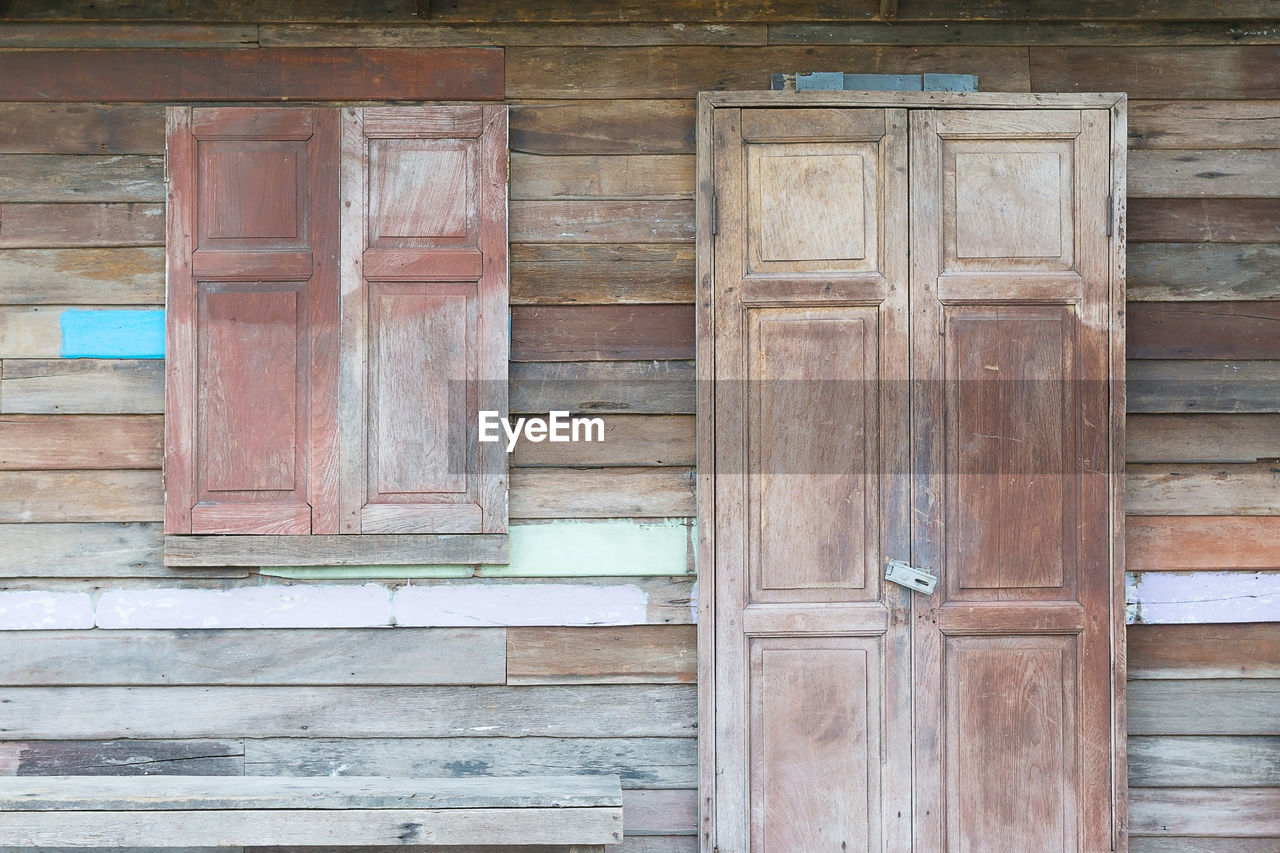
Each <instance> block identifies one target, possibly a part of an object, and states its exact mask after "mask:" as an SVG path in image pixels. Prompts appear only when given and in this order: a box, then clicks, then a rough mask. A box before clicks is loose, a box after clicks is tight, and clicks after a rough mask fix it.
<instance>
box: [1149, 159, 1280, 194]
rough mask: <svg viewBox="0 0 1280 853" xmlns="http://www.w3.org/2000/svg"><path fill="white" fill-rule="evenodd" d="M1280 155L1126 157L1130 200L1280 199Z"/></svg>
mask: <svg viewBox="0 0 1280 853" xmlns="http://www.w3.org/2000/svg"><path fill="white" fill-rule="evenodd" d="M1278 174H1280V151H1276V150H1246V149H1229V150H1206V151H1187V150H1178V151H1148V150H1137V151H1133V152H1131V153H1130V154H1129V198H1169V197H1176V198H1195V197H1205V198H1232V197H1234V198H1265V197H1269V196H1272V197H1273V196H1276V195H1280V178H1277V177H1276V176H1277V175H1278Z"/></svg>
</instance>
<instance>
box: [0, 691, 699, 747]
mask: <svg viewBox="0 0 1280 853" xmlns="http://www.w3.org/2000/svg"><path fill="white" fill-rule="evenodd" d="M3 698H4V699H5V700H6V701H5V702H4V703H3V707H2V708H0V732H2V733H3V734H4V736H5V737H6V738H10V739H13V740H25V739H47V738H58V739H76V740H101V739H112V738H140V737H141V738H161V739H167V738H204V737H225V736H227V733H234V735H233V736H236V737H254V738H257V737H343V738H362V737H468V736H471V735H473V734H474V733H475V732H476V731H478V730H479V731H483V732H484V733H485V734H486V735H487V736H489V737H524V736H543V737H602V736H609V737H688V736H691V735H692V734H693V732H694V720H695V718H696V713H695V710H694V704H695V703H694V695H693V688H692V687H691V686H689V685H608V686H584V687H581V688H577V689H574V690H572V691H566V690H565V689H564V688H561V687H537V686H532V687H395V688H386V687H382V688H379V687H312V688H308V689H305V690H301V689H297V688H294V687H93V688H77V687H24V688H9V689H6V690H4V691H3Z"/></svg>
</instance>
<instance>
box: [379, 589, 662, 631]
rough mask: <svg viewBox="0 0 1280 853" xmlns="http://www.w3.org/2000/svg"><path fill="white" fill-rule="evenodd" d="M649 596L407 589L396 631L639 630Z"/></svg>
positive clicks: (399, 598)
mask: <svg viewBox="0 0 1280 853" xmlns="http://www.w3.org/2000/svg"><path fill="white" fill-rule="evenodd" d="M648 603H649V602H648V596H647V595H646V594H645V592H644V590H642V589H640V587H638V586H632V585H619V586H587V585H582V584H537V585H532V584H522V585H507V584H483V585H475V584H468V585H465V586H461V585H459V586H455V585H448V584H445V585H439V586H432V587H421V586H406V587H402V588H401V589H399V590H398V591H397V592H396V596H395V601H394V602H393V608H394V611H395V621H396V624H397V625H407V626H412V627H423V628H437V627H471V626H486V625H487V626H500V625H643V624H645V623H646V622H648V621H649V619H648Z"/></svg>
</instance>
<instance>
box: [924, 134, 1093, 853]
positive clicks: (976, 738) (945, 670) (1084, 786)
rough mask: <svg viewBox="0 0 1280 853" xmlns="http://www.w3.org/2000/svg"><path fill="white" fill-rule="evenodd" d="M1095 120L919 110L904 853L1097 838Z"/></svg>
mask: <svg viewBox="0 0 1280 853" xmlns="http://www.w3.org/2000/svg"><path fill="white" fill-rule="evenodd" d="M1109 122H1110V118H1109V115H1108V113H1106V112H1105V111H1100V110H1056V111H1022V112H1010V111H1001V110H988V111H963V110H957V111H946V112H943V111H926V110H921V111H917V112H913V113H912V116H911V134H912V135H911V158H912V163H911V227H912V232H911V234H912V236H911V241H912V250H911V256H912V279H911V304H912V369H913V372H914V381H913V383H912V428H913V436H914V440H913V451H914V459H913V463H912V471H913V476H914V479H915V485H914V488H913V493H914V494H913V503H914V507H915V513H914V514H913V524H912V553H913V560H914V563H915V565H918V566H922V567H924V568H928V569H930V570H932V571H934V572H936V573H937V574H938V575H939V576H940V578H941V580H940V583H939V585H938V590H937V592H936V593H935V594H934V595H932V596H927V597H926V596H917V598H916V600H915V615H916V618H915V620H914V624H915V626H916V627H915V634H914V660H915V670H916V671H915V683H914V706H915V726H916V729H915V735H916V743H917V745H918V749H917V751H916V754H915V766H916V773H915V789H914V793H915V821H916V849H917V850H930V851H956V853H960V852H961V851H964V853H969V851H979V850H980V851H1005V850H1008V851H1015V850H1028V849H1030V850H1044V851H1082V853H1083V851H1097V850H1106V849H1110V847H1111V820H1110V805H1111V804H1110V797H1111V794H1110V792H1111V754H1112V750H1111V747H1110V744H1111V725H1110V721H1111V717H1110V709H1111V694H1110V673H1111V668H1110V614H1111V598H1110V595H1111V593H1110V569H1109V551H1110V542H1111V534H1110V526H1109V521H1108V518H1109V515H1108V514H1109V504H1108V500H1107V488H1108V477H1107V464H1106V459H1107V439H1108V418H1107V412H1108V409H1109V388H1108V383H1107V372H1108V363H1107V351H1108V345H1109V337H1108V318H1107V311H1108V305H1109V298H1110V292H1109V272H1108V268H1107V258H1108V237H1107V233H1106V229H1107V220H1106V216H1107V188H1108V186H1109V156H1110V135H1109ZM1033 614H1034V615H1033ZM1090 614H1091V615H1092V617H1093V618H1089V615H1090ZM1084 744H1089V745H1092V746H1094V748H1091V749H1088V750H1084V749H1083V747H1082V745H1084Z"/></svg>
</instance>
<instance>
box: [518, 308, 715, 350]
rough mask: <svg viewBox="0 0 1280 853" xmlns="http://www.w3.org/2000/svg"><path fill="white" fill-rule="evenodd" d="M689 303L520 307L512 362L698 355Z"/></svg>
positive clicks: (691, 310)
mask: <svg viewBox="0 0 1280 853" xmlns="http://www.w3.org/2000/svg"><path fill="white" fill-rule="evenodd" d="M693 326H694V315H693V307H692V306H689V305H572V306H550V307H534V306H516V307H513V308H512V309H511V360H512V361H640V360H649V359H663V360H669V359H690V358H693Z"/></svg>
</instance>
